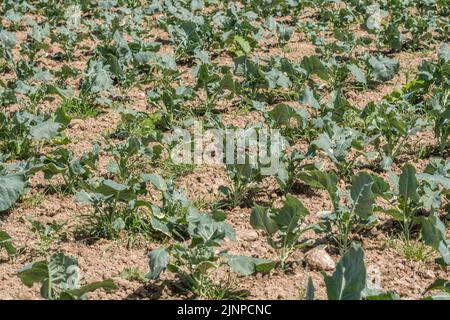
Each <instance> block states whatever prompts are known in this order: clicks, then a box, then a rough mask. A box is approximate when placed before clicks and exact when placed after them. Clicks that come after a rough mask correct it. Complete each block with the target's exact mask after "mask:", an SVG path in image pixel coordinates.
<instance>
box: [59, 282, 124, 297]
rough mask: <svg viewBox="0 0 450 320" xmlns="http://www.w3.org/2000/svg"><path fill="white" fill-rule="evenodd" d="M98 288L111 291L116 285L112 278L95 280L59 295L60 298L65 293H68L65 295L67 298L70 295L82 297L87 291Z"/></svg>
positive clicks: (115, 288)
mask: <svg viewBox="0 0 450 320" xmlns="http://www.w3.org/2000/svg"><path fill="white" fill-rule="evenodd" d="M98 289H104V290H105V291H106V292H111V291H114V290H117V289H118V287H117V285H116V284H115V283H114V281H113V280H112V279H106V280H103V281H97V282H93V283H90V284H87V285H84V286H82V287H81V288H79V289H73V290H69V291H65V292H63V294H62V295H61V299H64V298H65V295H66V294H67V295H68V296H67V298H68V299H70V298H71V297H75V298H77V299H84V298H85V297H86V294H87V293H89V292H93V291H95V290H98Z"/></svg>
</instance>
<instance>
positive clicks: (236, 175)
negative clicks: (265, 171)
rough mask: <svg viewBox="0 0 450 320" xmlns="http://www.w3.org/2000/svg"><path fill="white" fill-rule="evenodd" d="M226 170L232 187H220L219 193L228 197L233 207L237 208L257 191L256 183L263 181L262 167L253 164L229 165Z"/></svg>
mask: <svg viewBox="0 0 450 320" xmlns="http://www.w3.org/2000/svg"><path fill="white" fill-rule="evenodd" d="M226 170H227V175H228V179H229V181H230V186H229V187H226V186H220V187H219V191H220V192H222V193H223V194H224V195H225V196H226V197H227V200H228V201H229V203H230V205H231V206H233V207H237V206H239V205H241V204H242V203H243V201H244V199H245V198H246V197H247V196H248V195H249V193H250V192H251V191H255V190H256V188H257V186H256V183H257V182H259V181H261V171H260V167H259V165H257V164H251V163H244V164H239V163H235V164H227V165H226Z"/></svg>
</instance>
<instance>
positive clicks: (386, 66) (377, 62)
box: [369, 57, 400, 81]
mask: <svg viewBox="0 0 450 320" xmlns="http://www.w3.org/2000/svg"><path fill="white" fill-rule="evenodd" d="M369 64H370V65H371V67H372V69H373V75H374V78H375V80H377V81H389V80H391V79H392V78H394V76H395V74H396V73H397V71H398V69H399V66H400V64H399V63H398V61H395V60H392V59H389V58H386V57H381V58H375V57H371V58H370V59H369Z"/></svg>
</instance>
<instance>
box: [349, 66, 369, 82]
mask: <svg viewBox="0 0 450 320" xmlns="http://www.w3.org/2000/svg"><path fill="white" fill-rule="evenodd" d="M347 69H348V70H349V71H350V72H351V73H352V75H353V76H354V77H355V79H356V81H358V82H359V83H364V84H367V79H366V75H365V74H364V71H362V70H361V69H360V68H359V67H358V66H357V65H356V64H353V63H351V64H348V65H347Z"/></svg>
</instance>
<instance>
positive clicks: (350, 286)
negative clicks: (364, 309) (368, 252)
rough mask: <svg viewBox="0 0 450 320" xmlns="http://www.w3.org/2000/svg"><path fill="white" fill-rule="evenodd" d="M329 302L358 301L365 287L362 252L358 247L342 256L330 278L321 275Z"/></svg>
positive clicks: (354, 246)
mask: <svg viewBox="0 0 450 320" xmlns="http://www.w3.org/2000/svg"><path fill="white" fill-rule="evenodd" d="M323 277H324V280H325V286H326V289H327V295H328V299H329V300H360V299H361V293H362V291H363V290H364V288H365V287H366V278H367V274H366V267H365V265H364V252H363V250H362V248H361V247H360V246H358V245H352V247H351V248H350V249H349V250H348V251H347V252H346V253H345V254H344V256H343V257H342V258H341V260H340V261H339V263H338V264H337V266H336V271H335V272H334V273H333V275H332V276H328V275H326V274H325V273H323Z"/></svg>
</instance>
